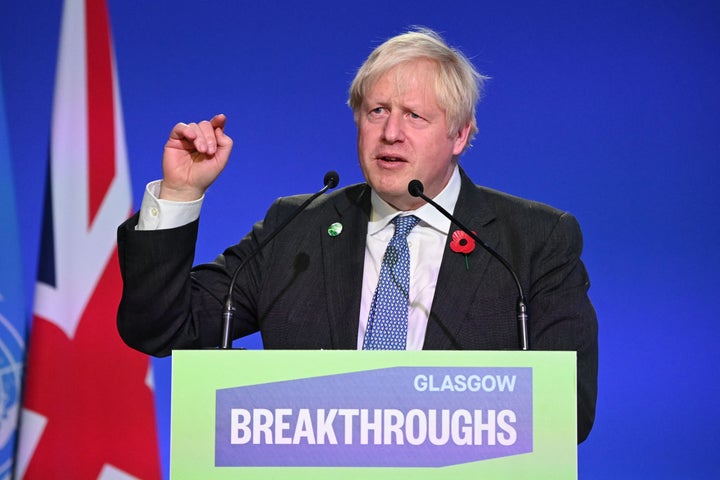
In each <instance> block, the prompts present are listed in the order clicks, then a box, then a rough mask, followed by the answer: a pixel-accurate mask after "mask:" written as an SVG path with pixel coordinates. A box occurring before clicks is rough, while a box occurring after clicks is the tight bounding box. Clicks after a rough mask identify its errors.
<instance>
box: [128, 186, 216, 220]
mask: <svg viewBox="0 0 720 480" xmlns="http://www.w3.org/2000/svg"><path fill="white" fill-rule="evenodd" d="M161 183H162V180H156V181H154V182H150V183H148V184H147V186H146V187H145V194H144V195H143V200H142V205H140V218H139V219H138V224H137V227H135V229H136V230H165V229H169V228H176V227H182V226H183V225H187V224H188V223H190V222H194V221H195V220H197V219H198V218H200V208H201V207H202V202H203V200H204V199H205V195H203V196H202V197H200V198H198V199H197V200H193V201H192V202H173V201H171V200H162V199H160V198H158V195H160V185H161Z"/></svg>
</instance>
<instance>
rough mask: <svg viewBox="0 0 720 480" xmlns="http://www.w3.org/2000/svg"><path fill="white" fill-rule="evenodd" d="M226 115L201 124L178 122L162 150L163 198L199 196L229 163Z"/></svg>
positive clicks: (195, 197)
mask: <svg viewBox="0 0 720 480" xmlns="http://www.w3.org/2000/svg"><path fill="white" fill-rule="evenodd" d="M225 120H226V117H225V115H222V114H220V115H215V116H214V117H213V118H212V120H210V121H207V120H204V121H202V122H199V123H190V124H186V123H178V124H177V125H175V127H173V129H172V131H171V132H170V138H169V139H168V141H167V143H166V144H165V150H164V152H163V161H162V169H163V181H162V186H161V188H160V198H162V199H166V200H174V201H180V202H183V201H192V200H197V199H198V198H200V197H201V196H202V195H203V194H204V193H205V190H207V188H208V187H209V186H210V185H211V184H212V183H213V182H214V181H215V179H216V178H217V177H218V175H220V172H222V171H223V169H224V168H225V165H227V161H228V158H229V157H230V151H231V150H232V145H233V141H232V139H231V138H230V137H228V136H227V135H225Z"/></svg>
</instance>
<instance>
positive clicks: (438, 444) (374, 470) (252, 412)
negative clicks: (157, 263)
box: [170, 350, 577, 480]
mask: <svg viewBox="0 0 720 480" xmlns="http://www.w3.org/2000/svg"><path fill="white" fill-rule="evenodd" d="M575 364H576V360H575V352H540V351H530V352H527V351H526V352H521V351H462V352H458V351H399V352H398V351H349V350H320V351H307V350H179V351H174V352H173V354H172V407H171V414H172V418H171V452H170V476H171V478H172V479H174V480H182V479H198V478H202V479H230V478H233V479H235V478H243V479H285V478H288V479H308V480H310V479H312V480H330V479H332V480H336V479H343V480H346V479H372V480H382V479H393V480H397V479H413V480H417V479H428V480H430V479H432V480H438V479H446V478H447V479H465V478H473V479H474V478H483V479H514V480H516V479H526V478H527V479H552V480H563V479H577V442H576V438H577V437H576V436H577V433H576V417H577V414H576V408H577V407H576V367H575Z"/></svg>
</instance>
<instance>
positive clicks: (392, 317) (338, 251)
mask: <svg viewBox="0 0 720 480" xmlns="http://www.w3.org/2000/svg"><path fill="white" fill-rule="evenodd" d="M482 81H483V77H482V76H481V75H479V74H478V73H477V72H476V71H475V69H474V68H473V67H472V65H471V64H470V62H469V61H468V60H467V59H466V58H465V57H464V56H463V55H462V54H461V53H460V52H458V51H456V50H454V49H451V48H450V47H448V46H447V45H446V44H445V43H444V42H443V40H442V39H441V38H440V37H439V36H438V35H437V34H435V33H434V32H432V31H429V30H419V31H413V32H409V33H406V34H403V35H399V36H397V37H394V38H392V39H390V40H388V41H387V42H385V43H384V44H382V45H381V46H379V47H378V48H377V49H375V51H374V52H373V53H372V54H371V55H370V57H369V58H368V60H367V61H366V62H365V64H364V65H363V66H362V67H361V68H360V70H359V71H358V74H357V76H356V78H355V80H354V81H353V84H352V86H351V89H350V99H349V102H348V103H349V105H350V107H351V108H352V110H353V113H354V117H355V122H356V125H357V128H358V142H357V144H358V156H359V160H360V166H361V168H362V171H363V174H364V176H365V179H366V181H367V183H366V184H359V185H352V186H349V187H346V188H343V189H340V190H338V191H336V192H334V193H331V194H329V195H325V196H322V197H320V198H319V199H318V200H316V201H315V202H314V203H313V204H311V205H310V207H309V208H307V209H306V210H305V211H304V212H303V213H301V214H300V216H299V217H298V218H296V219H295V220H294V221H293V222H292V223H290V224H289V226H288V227H287V228H285V229H284V230H282V231H281V232H280V233H279V234H278V235H277V236H276V237H275V238H274V239H273V240H272V241H271V242H269V243H268V244H267V246H266V247H265V248H264V249H263V250H262V251H260V252H259V253H258V254H257V256H255V257H254V258H252V260H251V261H250V262H248V264H247V265H246V266H245V267H244V268H243V270H242V271H241V273H240V276H239V278H238V284H237V288H236V289H235V291H234V297H233V298H234V304H235V307H236V314H235V315H236V320H235V324H234V330H233V332H232V333H233V338H237V337H240V336H243V335H247V334H250V333H253V332H255V331H258V330H259V331H260V332H261V334H262V339H263V343H264V347H265V348H285V349H288V348H298V349H320V348H322V349H356V348H357V349H363V348H406V349H477V350H487V349H515V348H517V347H518V344H519V337H518V329H517V322H516V314H515V305H516V297H517V290H516V287H515V284H514V283H513V280H512V277H511V276H510V275H509V273H508V272H507V271H506V270H505V268H504V267H503V266H502V265H501V264H500V263H499V262H498V261H497V260H495V259H493V258H491V256H490V255H489V254H487V252H485V251H484V250H481V249H479V248H477V249H475V251H473V252H471V253H470V254H467V255H465V254H459V253H455V252H454V251H452V250H450V248H449V245H450V242H451V235H450V233H451V230H452V229H453V227H452V225H451V224H450V222H449V221H448V220H447V219H446V218H445V217H443V216H442V215H441V214H439V213H438V212H437V211H436V210H435V209H434V208H433V207H432V206H430V205H426V204H425V202H424V201H423V200H421V199H419V198H416V197H413V196H411V195H410V194H409V193H408V182H410V181H411V180H413V179H419V180H420V181H422V183H423V184H424V188H425V193H426V195H428V196H429V197H432V198H433V199H434V200H435V201H436V202H437V203H439V204H440V205H442V206H443V207H444V208H445V209H446V210H448V211H451V212H454V215H455V216H456V217H458V218H459V219H460V220H461V221H462V222H463V223H465V224H466V225H467V226H469V228H470V229H471V230H473V231H475V232H476V233H477V235H478V236H479V237H480V238H482V239H483V240H484V241H485V242H486V243H488V244H489V245H491V246H493V247H495V248H496V249H497V250H498V251H499V253H500V254H501V255H502V256H503V257H504V258H506V259H507V260H508V262H509V263H510V264H511V265H512V266H513V267H514V269H515V271H516V273H517V275H518V277H519V279H520V282H521V283H522V286H523V288H524V290H525V292H527V297H528V301H529V316H530V324H529V337H530V344H531V346H532V348H533V349H536V350H575V351H577V353H578V441H582V440H584V439H585V438H586V437H587V435H588V433H589V431H590V429H591V427H592V423H593V420H594V414H595V399H596V392H597V320H596V317H595V312H594V310H593V307H592V305H591V303H590V301H589V299H588V297H587V290H588V288H589V280H588V276H587V273H586V271H585V268H584V266H583V264H582V262H581V260H580V258H579V256H580V252H581V250H582V237H581V234H580V230H579V227H578V224H577V222H576V221H575V219H574V218H573V217H572V216H571V215H569V214H567V213H563V212H560V211H557V210H555V209H553V208H551V207H548V206H545V205H542V204H539V203H536V202H530V201H527V200H523V199H519V198H516V197H512V196H510V195H506V194H503V193H500V192H496V191H493V190H490V189H487V188H483V187H478V186H476V185H474V184H473V183H472V181H471V180H470V179H469V178H468V177H467V175H465V173H464V172H463V171H462V170H461V169H460V168H459V167H458V157H459V156H460V154H461V153H462V152H463V151H464V150H465V148H467V146H468V145H469V142H470V141H471V140H472V137H473V135H474V134H475V132H476V131H477V128H476V126H475V104H476V103H477V100H478V98H479V87H480V85H481V84H482ZM224 125H225V117H224V116H223V115H218V116H216V117H214V118H213V119H211V120H210V121H203V122H200V123H197V124H196V123H191V124H189V125H186V124H183V123H180V124H178V125H176V126H175V127H174V128H173V130H172V132H171V134H170V138H169V140H168V142H167V144H166V145H165V150H164V154H163V179H162V181H159V182H154V183H151V184H150V185H149V186H148V191H147V192H146V195H145V199H144V200H143V206H142V208H141V212H140V213H139V215H135V216H134V217H133V218H131V219H130V220H128V222H126V223H125V224H123V225H121V226H120V228H119V230H118V245H119V254H120V264H121V268H122V273H123V278H124V282H125V286H124V291H123V298H122V302H121V304H120V308H119V312H118V328H119V331H120V333H121V335H122V337H123V339H124V340H125V341H126V342H127V343H128V345H130V346H132V347H134V348H137V349H138V350H141V351H143V352H147V353H150V354H153V355H168V354H170V352H171V350H172V349H179V348H197V347H208V346H215V345H218V344H219V342H220V338H221V331H220V330H221V323H222V322H221V311H222V304H223V297H224V295H225V293H226V292H227V290H228V286H229V281H230V277H231V276H232V274H233V272H234V271H235V269H236V268H237V267H238V265H240V263H241V262H242V261H243V259H244V258H246V257H247V256H248V255H249V254H250V252H252V251H253V250H255V248H256V246H257V245H258V244H259V243H260V242H261V241H263V239H264V238H266V237H267V236H268V235H269V234H270V233H271V232H273V231H274V230H275V229H276V227H277V226H278V224H280V223H282V221H283V220H284V219H285V218H287V217H288V216H289V215H290V214H291V213H292V212H293V211H294V210H295V208H296V207H297V205H299V204H300V203H301V202H302V201H303V200H305V199H306V198H307V197H306V196H300V197H288V198H284V199H280V200H279V201H277V202H276V203H275V204H274V205H273V206H272V207H271V208H270V209H269V211H268V212H267V215H266V217H265V219H264V221H263V222H260V223H258V224H256V225H255V226H254V227H253V229H252V231H251V232H250V233H249V234H248V235H247V236H246V237H245V238H244V239H243V240H242V241H241V242H240V243H238V244H237V245H233V246H232V247H230V248H228V249H227V250H226V251H225V252H224V253H223V254H222V255H220V256H219V257H218V258H217V259H216V260H215V261H214V262H213V263H211V264H206V265H200V266H197V267H195V268H192V260H193V255H194V246H195V240H196V235H197V227H198V222H197V219H198V216H199V208H200V207H199V205H200V203H201V201H202V197H203V195H204V193H205V191H206V190H207V188H208V187H209V186H210V184H212V182H213V181H215V179H216V178H217V176H218V175H219V174H220V172H221V171H222V169H223V167H224V166H225V165H226V163H227V161H228V157H229V155H230V150H231V148H232V140H231V139H230V138H229V137H228V136H227V135H226V134H225V131H224ZM395 217H399V218H400V219H395ZM408 221H410V222H411V223H412V224H411V225H410V226H409V227H407V229H406V230H405V233H404V234H403V235H407V237H406V238H402V239H400V238H399V237H398V240H396V237H395V236H394V235H395V231H396V224H397V225H400V224H401V222H402V223H403V224H405V223H408ZM403 228H405V227H403ZM397 229H398V231H399V229H400V227H399V226H398V227H397ZM407 232H409V233H407ZM396 242H397V243H396ZM389 245H390V247H389ZM386 249H387V253H386ZM399 252H401V253H399ZM392 255H394V256H395V257H394V259H393V262H394V263H395V264H403V263H402V262H407V263H406V264H405V265H406V266H405V267H404V268H403V269H401V270H404V271H405V273H404V275H406V276H409V277H410V278H411V280H410V281H408V279H405V280H404V282H406V285H407V286H405V287H402V282H400V281H399V280H398V278H400V274H399V273H397V272H396V271H391V270H392V269H393V268H395V267H394V266H390V265H389V264H390V263H393V262H390V261H389V260H384V259H386V257H387V258H390V257H391V256H392ZM408 257H409V258H408ZM399 258H402V260H399ZM191 268H192V271H191ZM389 271H391V273H388V272H389ZM388 275H391V276H392V275H395V276H396V277H397V278H393V281H391V282H388V281H387V280H388V278H390V277H388ZM392 283H395V284H400V285H401V287H402V288H398V287H397V285H396V286H392V285H390V286H388V285H389V284H392ZM403 288H404V289H405V290H404V291H403ZM393 289H394V293H395V294H397V293H398V290H399V292H400V295H399V296H396V297H394V298H393V299H391V300H388V299H387V298H385V297H383V296H384V295H386V294H388V293H387V292H388V291H392V290H393ZM408 290H409V291H408ZM390 311H392V312H394V313H392V314H390V313H388V312H390ZM396 314H399V316H400V317H401V318H399V319H398V318H396Z"/></svg>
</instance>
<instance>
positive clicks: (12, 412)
mask: <svg viewBox="0 0 720 480" xmlns="http://www.w3.org/2000/svg"><path fill="white" fill-rule="evenodd" d="M24 349H25V343H24V342H23V340H22V337H21V336H20V335H19V333H18V331H17V330H16V329H15V327H14V326H13V325H12V324H11V323H10V321H9V320H8V319H7V318H5V316H4V315H3V314H2V312H0V479H3V480H4V479H9V478H10V473H11V471H12V458H13V447H14V444H15V441H14V438H15V428H16V427H17V420H18V412H19V411H20V381H21V379H22V367H23V363H22V362H23V351H24Z"/></svg>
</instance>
